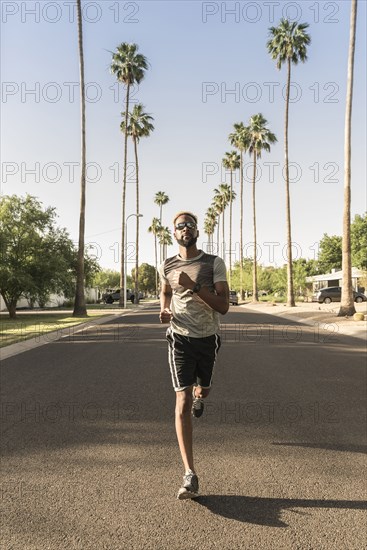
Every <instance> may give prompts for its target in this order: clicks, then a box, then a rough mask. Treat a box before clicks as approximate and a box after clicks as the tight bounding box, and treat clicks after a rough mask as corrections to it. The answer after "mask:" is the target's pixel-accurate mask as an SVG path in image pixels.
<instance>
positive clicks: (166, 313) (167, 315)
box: [159, 307, 173, 323]
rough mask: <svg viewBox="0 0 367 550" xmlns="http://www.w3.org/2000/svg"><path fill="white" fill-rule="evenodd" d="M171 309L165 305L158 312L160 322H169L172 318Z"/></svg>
mask: <svg viewBox="0 0 367 550" xmlns="http://www.w3.org/2000/svg"><path fill="white" fill-rule="evenodd" d="M172 316H173V315H172V311H171V310H170V309H169V308H168V307H166V308H165V309H164V310H163V311H161V312H160V314H159V320H160V322H161V323H169V322H170V320H171V319H172Z"/></svg>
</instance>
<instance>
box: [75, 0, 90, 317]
mask: <svg viewBox="0 0 367 550" xmlns="http://www.w3.org/2000/svg"><path fill="white" fill-rule="evenodd" d="M76 6H77V19H78V46H79V71H80V103H81V105H80V106H81V175H80V212H79V245H78V262H77V269H76V285H75V300H74V311H73V317H82V316H85V315H87V308H86V305H85V290H84V278H85V274H84V269H85V265H84V254H85V250H84V243H85V178H86V143H85V86H84V52H83V24H82V6H81V0H77V3H76Z"/></svg>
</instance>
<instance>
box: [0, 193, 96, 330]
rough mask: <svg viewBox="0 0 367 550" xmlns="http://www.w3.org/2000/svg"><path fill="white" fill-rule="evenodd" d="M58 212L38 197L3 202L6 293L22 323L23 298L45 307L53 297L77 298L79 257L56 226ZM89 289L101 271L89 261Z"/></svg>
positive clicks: (0, 235)
mask: <svg viewBox="0 0 367 550" xmlns="http://www.w3.org/2000/svg"><path fill="white" fill-rule="evenodd" d="M55 218H56V213H55V209H54V208H51V207H48V208H46V209H44V208H43V206H42V204H41V203H40V202H39V201H38V200H37V199H36V198H35V197H33V196H31V195H27V196H26V197H25V198H24V197H18V196H16V195H11V196H4V197H2V198H1V199H0V250H1V260H2V261H1V265H0V293H1V295H2V297H3V298H4V301H5V304H6V307H7V309H8V311H9V316H10V318H12V319H15V318H16V305H17V301H18V300H19V298H20V297H21V296H25V297H26V298H28V299H29V300H30V302H31V303H32V302H34V301H35V300H38V301H40V302H41V303H42V302H44V301H45V300H46V299H47V297H48V295H49V294H50V293H53V292H55V293H61V292H64V294H65V296H74V295H75V283H76V270H77V263H78V253H77V250H76V248H75V247H74V245H73V242H72V241H71V239H70V237H69V235H68V233H67V232H66V230H65V229H62V228H58V227H57V226H56V225H55ZM84 262H85V281H84V283H85V284H89V282H90V280H91V278H92V276H93V274H94V273H95V272H96V270H97V269H98V264H97V262H96V261H95V260H93V259H91V258H88V257H85V258H84Z"/></svg>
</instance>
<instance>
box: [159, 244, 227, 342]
mask: <svg viewBox="0 0 367 550" xmlns="http://www.w3.org/2000/svg"><path fill="white" fill-rule="evenodd" d="M176 270H177V271H184V272H185V273H187V274H188V276H189V277H190V278H191V279H192V280H193V281H195V282H196V283H200V284H201V286H206V287H207V288H208V289H209V290H210V292H213V293H215V288H214V284H215V283H218V282H221V281H223V282H224V281H227V273H226V265H225V263H224V261H223V260H222V258H219V257H218V256H213V255H212V254H206V253H205V252H203V251H200V253H199V255H198V256H196V257H195V258H190V259H189V260H184V259H183V258H181V257H180V256H179V255H177V256H173V257H172V258H167V260H165V261H164V262H163V264H161V265H160V267H159V275H160V277H161V280H162V281H163V282H164V283H165V284H168V285H170V286H171V288H172V301H171V310H172V313H173V318H172V320H171V327H172V330H173V332H177V333H178V334H183V335H184V336H191V337H192V338H204V337H206V336H211V335H212V334H215V333H217V332H218V330H219V313H218V312H217V311H214V310H213V309H212V308H211V307H210V306H208V304H206V303H205V302H204V301H203V300H202V299H201V298H199V296H198V295H197V294H196V293H193V292H192V291H191V290H189V289H184V288H183V287H182V286H181V285H174V283H173V282H172V278H173V273H174V271H176Z"/></svg>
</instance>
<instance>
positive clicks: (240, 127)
mask: <svg viewBox="0 0 367 550" xmlns="http://www.w3.org/2000/svg"><path fill="white" fill-rule="evenodd" d="M233 126H234V132H232V133H231V134H229V136H228V139H229V141H230V144H231V145H233V146H234V147H236V149H238V150H239V152H240V295H241V299H242V300H243V298H244V297H245V294H244V290H243V153H244V152H246V151H247V149H248V147H249V138H248V132H247V128H246V126H245V125H244V124H243V122H239V123H235V124H234V125H233Z"/></svg>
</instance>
